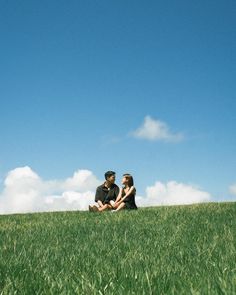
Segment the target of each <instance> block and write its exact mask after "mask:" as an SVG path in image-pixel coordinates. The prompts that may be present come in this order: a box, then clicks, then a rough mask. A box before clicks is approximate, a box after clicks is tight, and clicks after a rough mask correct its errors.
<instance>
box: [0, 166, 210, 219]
mask: <svg viewBox="0 0 236 295" xmlns="http://www.w3.org/2000/svg"><path fill="white" fill-rule="evenodd" d="M101 183H102V181H100V180H98V179H97V177H96V176H95V175H94V174H93V173H92V172H91V171H89V170H78V171H76V172H75V173H74V174H73V176H72V177H69V178H67V179H65V180H50V181H45V180H43V179H42V178H41V177H40V176H39V175H38V174H37V173H36V172H35V171H33V170H32V169H31V168H30V167H28V166H25V167H19V168H16V169H14V170H12V171H10V172H9V173H8V174H7V176H6V179H5V181H4V189H3V191H2V192H0V214H10V213H27V212H44V211H66V210H87V209H88V205H89V204H93V203H94V195H95V190H96V187H97V186H98V185H100V184H101ZM210 198H211V196H210V194H209V193H207V192H204V191H202V190H200V189H198V188H197V187H193V186H190V185H186V184H183V183H177V182H175V181H170V182H167V183H166V184H164V183H161V182H156V183H155V184H154V185H153V186H148V187H147V188H146V196H144V197H143V196H137V197H136V200H137V205H138V206H157V205H176V204H192V203H199V202H205V201H209V200H210Z"/></svg>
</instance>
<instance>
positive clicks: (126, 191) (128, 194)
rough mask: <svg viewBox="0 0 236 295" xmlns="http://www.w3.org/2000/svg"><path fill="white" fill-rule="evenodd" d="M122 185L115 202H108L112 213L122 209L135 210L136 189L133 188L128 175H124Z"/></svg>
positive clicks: (131, 180) (131, 178)
mask: <svg viewBox="0 0 236 295" xmlns="http://www.w3.org/2000/svg"><path fill="white" fill-rule="evenodd" d="M122 184H123V185H124V187H122V188H121V189H120V192H119V195H118V197H117V198H116V200H115V202H114V201H110V204H111V206H112V207H113V209H114V210H113V211H112V212H116V211H119V210H122V209H137V206H136V204H135V195H136V189H135V187H134V180H133V177H132V176H131V175H130V174H128V173H126V174H124V175H123V178H122Z"/></svg>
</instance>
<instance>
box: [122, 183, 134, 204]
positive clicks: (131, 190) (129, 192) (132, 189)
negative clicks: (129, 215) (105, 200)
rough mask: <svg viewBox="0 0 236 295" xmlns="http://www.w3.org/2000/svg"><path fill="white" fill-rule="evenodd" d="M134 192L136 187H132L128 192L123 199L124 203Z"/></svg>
mask: <svg viewBox="0 0 236 295" xmlns="http://www.w3.org/2000/svg"><path fill="white" fill-rule="evenodd" d="M133 191H135V187H134V186H131V188H130V189H129V190H128V192H127V193H126V194H125V195H124V197H123V198H122V199H121V201H122V202H123V201H124V200H125V199H126V198H127V197H128V196H129V195H130V194H131V193H132V192H133Z"/></svg>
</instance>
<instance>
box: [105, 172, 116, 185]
mask: <svg viewBox="0 0 236 295" xmlns="http://www.w3.org/2000/svg"><path fill="white" fill-rule="evenodd" d="M105 179H106V181H107V182H109V183H111V184H113V183H115V180H116V173H115V172H114V171H107V172H106V173H105Z"/></svg>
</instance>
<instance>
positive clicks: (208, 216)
mask: <svg viewBox="0 0 236 295" xmlns="http://www.w3.org/2000/svg"><path fill="white" fill-rule="evenodd" d="M235 248H236V203H207V204H199V205H190V206H171V207H156V208H143V209H139V210H137V211H132V212H127V211H123V212H119V213H111V212H105V213H103V214H99V213H89V212H54V213H37V214H22V215H5V216H0V294H30V295H32V294H100V295H102V294H109V295H110V294H122V295H123V294H227V295H228V294H236V265H235V261H236V249H235Z"/></svg>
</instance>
